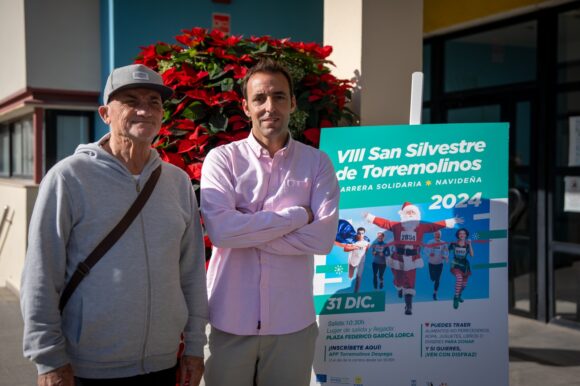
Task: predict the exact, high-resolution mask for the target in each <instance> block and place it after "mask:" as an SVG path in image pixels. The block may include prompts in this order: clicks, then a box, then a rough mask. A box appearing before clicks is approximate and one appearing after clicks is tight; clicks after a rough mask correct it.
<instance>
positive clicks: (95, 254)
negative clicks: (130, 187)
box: [58, 165, 161, 313]
mask: <svg viewBox="0 0 580 386" xmlns="http://www.w3.org/2000/svg"><path fill="white" fill-rule="evenodd" d="M160 175H161V165H159V166H158V167H157V169H155V170H154V171H153V173H151V176H150V177H149V179H148V180H147V182H146V183H145V186H144V187H143V190H141V193H139V196H137V198H136V199H135V201H134V202H133V205H131V207H130V208H129V210H128V211H127V213H125V216H123V218H122V219H121V221H119V223H118V224H117V225H116V226H115V227H114V228H113V230H112V231H111V232H109V234H108V235H107V236H106V237H105V238H104V239H103V240H102V241H101V242H100V243H99V245H97V246H96V247H95V249H93V251H92V252H91V254H90V255H89V256H88V257H87V258H86V259H85V260H84V261H81V262H80V263H79V264H78V266H77V269H76V270H75V272H74V273H73V275H72V276H71V278H70V280H69V282H68V283H67V284H66V287H65V288H64V290H63V291H62V294H61V295H60V302H59V304H58V309H59V310H60V312H61V313H62V310H63V309H64V307H65V305H66V303H67V302H68V300H69V299H70V297H71V295H72V294H73V292H74V290H75V289H76V288H77V287H78V285H79V284H80V283H81V281H82V280H83V279H84V278H85V277H86V276H87V275H88V274H89V272H90V271H91V268H93V267H94V266H95V264H97V262H98V261H99V260H100V259H101V257H103V256H104V255H105V253H107V251H108V250H109V249H110V248H111V247H112V246H113V245H115V243H116V242H117V241H118V240H119V239H120V238H121V236H123V233H125V231H126V230H127V228H129V226H130V225H131V223H132V222H133V220H135V217H137V215H138V214H139V212H141V209H143V206H145V203H146V202H147V200H148V199H149V196H151V193H153V189H155V185H156V184H157V180H159V176H160Z"/></svg>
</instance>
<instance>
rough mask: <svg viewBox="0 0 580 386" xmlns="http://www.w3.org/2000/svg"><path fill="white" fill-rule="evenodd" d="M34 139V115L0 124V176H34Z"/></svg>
mask: <svg viewBox="0 0 580 386" xmlns="http://www.w3.org/2000/svg"><path fill="white" fill-rule="evenodd" d="M33 140H34V131H33V128H32V117H27V118H24V119H21V120H19V121H14V122H11V123H9V124H5V125H2V126H0V149H1V150H2V152H1V154H0V176H3V177H23V178H31V177H32V170H33V165H34V164H33V161H34V147H33V146H34V141H33Z"/></svg>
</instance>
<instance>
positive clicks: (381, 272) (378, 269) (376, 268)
mask: <svg viewBox="0 0 580 386" xmlns="http://www.w3.org/2000/svg"><path fill="white" fill-rule="evenodd" d="M385 269H387V265H386V264H378V263H373V286H374V287H375V289H377V276H378V279H379V281H380V282H381V284H382V283H383V278H384V277H385Z"/></svg>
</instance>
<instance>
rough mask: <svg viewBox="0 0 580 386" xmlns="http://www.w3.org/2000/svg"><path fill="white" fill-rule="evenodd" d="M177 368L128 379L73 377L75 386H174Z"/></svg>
mask: <svg viewBox="0 0 580 386" xmlns="http://www.w3.org/2000/svg"><path fill="white" fill-rule="evenodd" d="M176 379H177V366H175V367H172V368H170V369H167V370H161V371H156V372H154V373H149V374H143V375H137V376H135V377H129V378H112V379H88V378H77V377H75V386H175V383H176Z"/></svg>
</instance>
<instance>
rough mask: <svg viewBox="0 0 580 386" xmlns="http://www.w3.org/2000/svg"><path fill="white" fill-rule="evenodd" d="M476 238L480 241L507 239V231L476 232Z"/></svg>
mask: <svg viewBox="0 0 580 386" xmlns="http://www.w3.org/2000/svg"><path fill="white" fill-rule="evenodd" d="M476 237H477V238H478V239H480V240H489V239H505V238H506V237H507V229H497V230H493V231H482V232H477V233H476Z"/></svg>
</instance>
